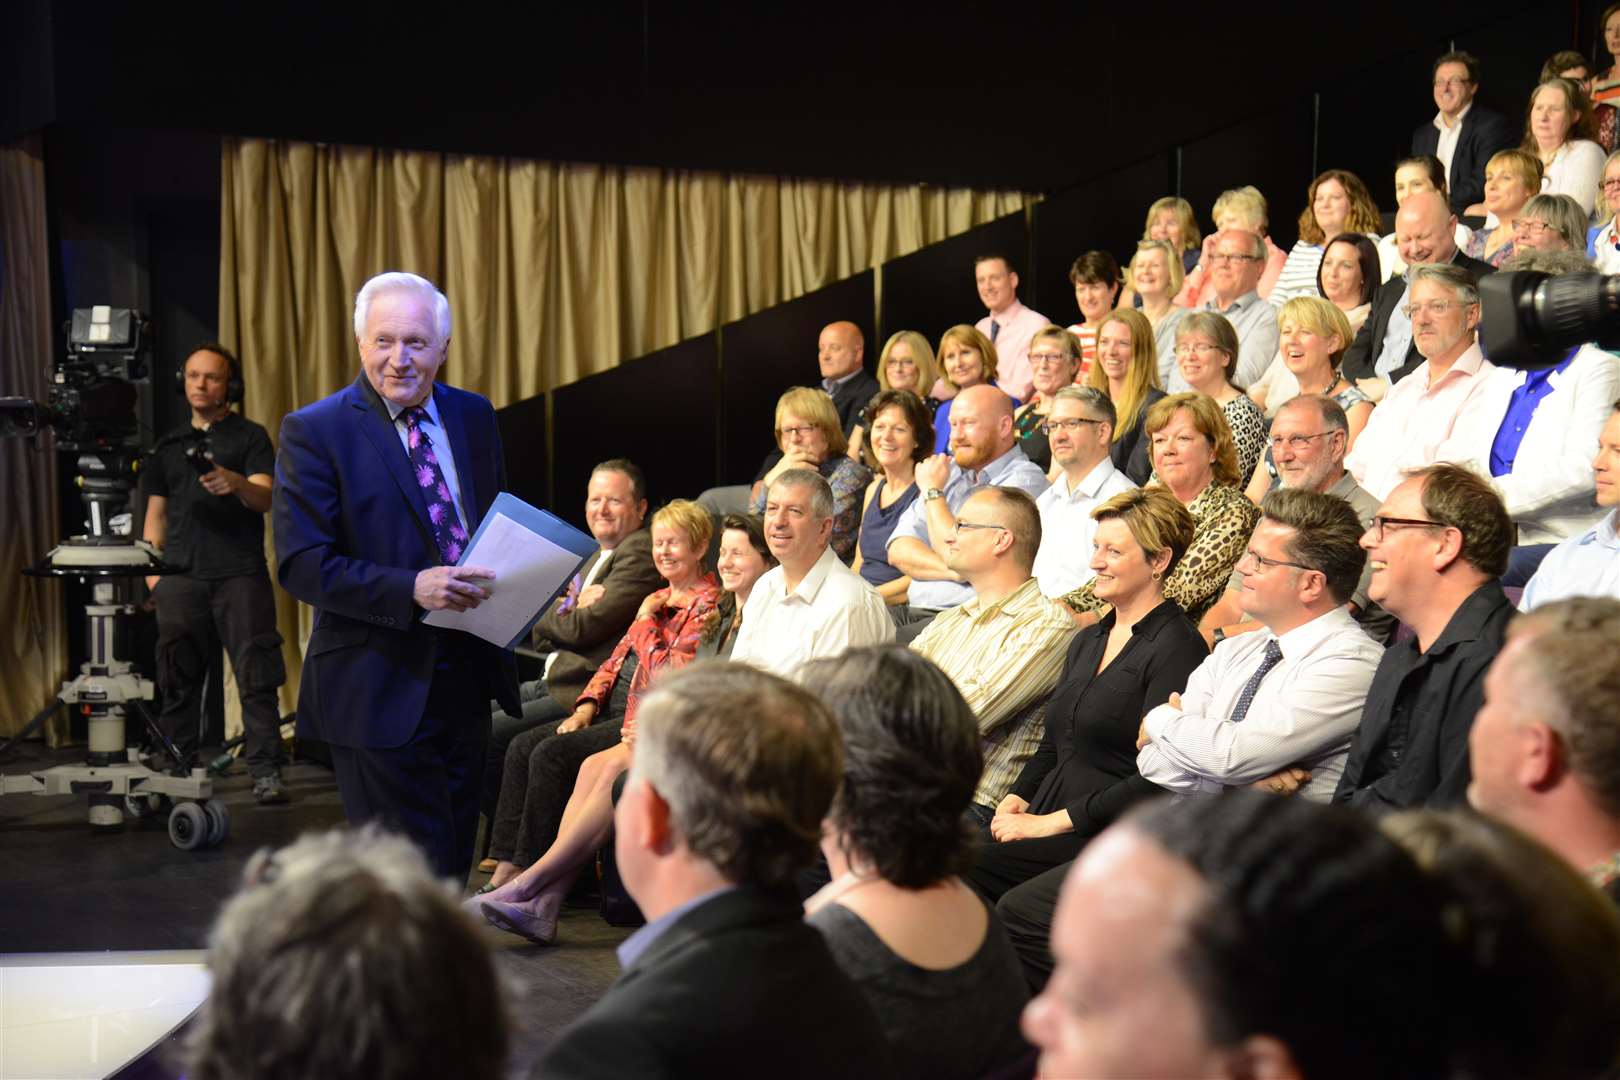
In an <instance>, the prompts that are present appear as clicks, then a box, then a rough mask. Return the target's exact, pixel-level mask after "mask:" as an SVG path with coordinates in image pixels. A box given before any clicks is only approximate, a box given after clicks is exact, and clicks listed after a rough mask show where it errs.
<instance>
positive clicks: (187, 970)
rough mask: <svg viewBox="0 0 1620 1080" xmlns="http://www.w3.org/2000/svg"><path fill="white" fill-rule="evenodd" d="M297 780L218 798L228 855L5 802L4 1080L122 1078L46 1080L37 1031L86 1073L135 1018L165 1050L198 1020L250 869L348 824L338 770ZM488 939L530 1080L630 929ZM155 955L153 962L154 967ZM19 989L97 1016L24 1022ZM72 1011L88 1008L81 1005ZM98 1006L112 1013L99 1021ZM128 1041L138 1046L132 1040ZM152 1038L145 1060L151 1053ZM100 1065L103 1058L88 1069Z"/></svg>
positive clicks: (0, 880) (612, 968) (56, 809)
mask: <svg viewBox="0 0 1620 1080" xmlns="http://www.w3.org/2000/svg"><path fill="white" fill-rule="evenodd" d="M81 756H82V751H79V750H70V751H50V750H46V749H45V748H44V747H42V746H41V745H40V744H38V743H30V744H25V745H24V746H22V747H19V748H18V749H17V750H16V751H14V752H13V753H11V754H9V755H8V756H7V757H6V758H5V760H3V761H0V772H3V773H8V774H10V773H26V772H29V771H32V770H34V769H37V768H42V767H47V766H50V765H55V764H60V763H63V762H71V761H76V760H78V759H79V758H80V757H81ZM284 778H285V780H286V782H287V787H288V789H289V791H290V792H291V794H292V797H293V801H292V802H291V803H290V804H288V805H286V806H270V807H267V806H259V805H258V804H257V803H255V802H254V801H253V797H252V790H251V789H252V783H251V781H250V780H249V779H248V777H247V776H246V774H245V772H242V771H238V772H236V773H235V775H233V776H229V777H226V778H225V779H223V780H221V781H219V782H218V783H217V792H218V795H217V797H219V798H222V799H223V800H224V801H225V804H226V806H227V808H228V809H229V812H230V815H231V832H230V837H229V839H227V840H226V842H225V843H224V845H222V846H221V847H219V848H216V849H213V850H210V851H200V852H185V851H180V850H179V849H177V848H175V847H174V846H173V845H171V844H170V843H169V838H168V833H167V831H166V829H167V827H166V823H165V822H162V821H149V822H140V823H137V824H128V825H126V827H125V829H124V830H123V831H122V832H118V833H111V834H100V833H94V834H93V833H91V831H90V829H89V827H88V826H87V825H86V823H85V804H84V803H83V802H82V801H81V800H78V799H74V798H71V797H67V796H55V797H51V798H41V797H39V796H35V795H10V796H5V797H3V798H0V980H3V983H0V1080H14V1078H15V1080H22V1078H24V1077H27V1078H29V1080H33V1078H34V1077H35V1076H39V1077H41V1078H43V1077H56V1076H75V1077H77V1076H107V1075H109V1073H110V1071H111V1069H115V1068H117V1067H118V1064H119V1063H116V1062H114V1063H111V1065H110V1068H106V1071H81V1072H71V1071H70V1072H38V1071H37V1069H38V1068H41V1067H44V1063H46V1062H47V1061H48V1060H49V1059H47V1058H45V1057H38V1056H31V1055H37V1054H42V1053H44V1052H45V1050H39V1049H28V1048H27V1046H28V1042H29V1041H30V1040H29V1039H28V1036H27V1032H29V1031H37V1032H41V1033H44V1034H46V1035H47V1038H46V1039H45V1041H46V1042H47V1043H52V1044H54V1043H56V1042H61V1043H63V1044H74V1043H75V1042H76V1043H78V1044H83V1045H82V1046H81V1047H80V1048H78V1049H74V1047H73V1046H71V1045H65V1046H64V1048H63V1053H77V1054H79V1055H80V1056H79V1057H78V1058H76V1059H74V1060H78V1061H80V1062H83V1063H87V1064H81V1065H79V1066H72V1067H77V1068H90V1069H102V1068H104V1067H106V1066H107V1065H108V1063H109V1061H110V1057H111V1056H112V1054H113V1051H112V1049H110V1048H111V1047H113V1046H114V1045H115V1043H114V1042H111V1041H109V1040H114V1039H123V1040H124V1041H123V1042H120V1043H116V1045H117V1046H119V1047H124V1046H133V1044H135V1043H137V1042H139V1039H140V1036H138V1035H136V1034H135V1033H134V1031H135V1020H134V1018H133V1017H135V1016H137V1015H141V1016H145V1017H146V1018H147V1019H149V1020H151V1024H150V1025H149V1026H148V1027H145V1028H141V1030H142V1031H147V1030H152V1029H155V1028H157V1027H158V1026H159V1025H160V1023H161V1022H162V1021H164V1020H167V1021H168V1027H166V1028H163V1030H161V1031H156V1034H154V1035H153V1036H152V1039H155V1038H158V1037H161V1036H162V1035H163V1033H164V1032H165V1031H167V1030H168V1029H169V1028H172V1027H173V1026H174V1024H175V1023H177V1022H179V1021H180V1020H183V1019H184V1018H185V1016H186V1015H189V1013H190V1012H191V1010H192V1008H193V1007H194V1006H195V1004H196V1003H197V1001H200V1000H201V998H202V995H203V994H204V993H205V992H206V974H204V973H203V972H202V969H201V968H200V966H199V965H200V964H201V963H202V953H201V950H203V949H206V947H207V943H208V942H207V939H208V930H209V928H210V927H211V926H212V925H213V920H214V916H215V915H216V914H217V912H218V911H219V908H220V906H221V905H222V904H223V903H224V902H225V900H226V899H227V898H229V897H230V895H231V894H232V893H233V892H234V891H235V890H236V887H237V884H238V882H239V881H240V880H241V874H242V868H243V866H244V865H245V864H246V862H247V860H248V858H249V857H250V856H251V855H252V854H253V853H254V852H255V851H257V850H258V849H259V848H261V847H280V846H282V845H284V844H287V843H290V842H291V841H292V840H294V839H295V838H296V837H297V836H298V835H299V834H300V833H302V832H304V831H306V830H310V829H327V828H332V827H334V826H337V825H341V824H342V823H343V808H342V805H341V803H340V802H339V799H338V794H337V785H336V783H335V782H334V780H333V778H332V774H331V772H330V771H328V770H326V769H324V768H322V767H320V766H317V765H295V766H292V767H290V768H288V769H287V770H286V771H285V773H284ZM477 880H478V881H482V878H479V879H477ZM485 934H486V940H487V941H488V942H489V945H490V948H491V950H492V952H493V953H494V956H495V961H496V964H497V966H498V968H499V970H500V971H501V973H502V976H503V981H504V983H505V988H506V989H507V991H508V995H507V997H508V1015H509V1016H510V1018H511V1021H512V1056H511V1060H510V1065H509V1068H508V1075H509V1076H514V1077H520V1076H526V1075H527V1074H528V1071H529V1068H530V1066H532V1064H533V1062H534V1061H535V1059H536V1058H537V1057H538V1056H539V1054H540V1052H541V1051H542V1050H543V1049H544V1047H545V1046H546V1044H547V1043H549V1042H550V1040H551V1039H552V1038H553V1037H554V1036H555V1035H556V1033H557V1032H558V1031H560V1030H561V1029H562V1028H563V1027H565V1026H566V1025H567V1024H568V1023H569V1022H570V1021H572V1020H573V1019H574V1017H576V1016H578V1015H579V1014H580V1013H581V1012H583V1011H584V1010H585V1009H586V1008H588V1007H589V1006H590V1004H591V1003H592V1002H594V1001H595V1000H596V999H597V998H598V997H600V996H601V994H602V992H603V991H604V990H605V989H606V988H607V987H608V985H609V984H611V983H612V981H613V980H614V979H615V978H616V977H617V976H618V973H619V966H618V959H617V956H616V955H615V952H614V949H615V947H616V946H617V945H618V943H619V942H620V941H623V940H624V938H625V937H626V936H627V935H628V931H625V930H618V929H614V928H613V927H610V926H608V925H606V924H605V923H603V922H602V920H601V919H600V918H599V917H598V916H597V915H596V913H595V912H594V911H588V910H566V911H564V912H563V916H562V920H561V926H560V932H559V943H558V944H557V945H554V946H551V947H549V948H541V947H538V946H533V945H529V944H527V943H526V942H523V941H521V940H520V939H518V938H515V937H513V936H511V935H510V934H503V933H501V932H500V931H498V930H494V929H486V931H485ZM146 958H153V959H152V960H151V962H150V963H147V962H146ZM98 965H99V966H105V967H108V968H112V969H130V970H129V971H127V972H126V973H125V974H124V975H121V976H119V977H118V978H120V979H123V980H124V981H123V982H122V983H120V982H118V981H117V980H116V979H109V980H108V985H109V986H110V987H112V986H121V987H122V988H123V989H120V990H117V991H116V994H115V996H114V998H113V999H112V1000H111V1001H110V1002H108V1003H105V1004H104V1005H101V1006H94V1007H93V1008H92V1007H91V1006H90V1004H89V1003H90V1001H91V997H90V991H91V989H93V988H94V987H95V986H96V985H97V984H99V983H100V982H101V981H102V979H101V977H100V974H99V972H98V971H96V970H95V968H96V967H97V966H98ZM187 965H190V966H189V967H188V966H187ZM143 969H144V970H143ZM169 978H173V979H175V980H177V981H178V982H181V983H184V982H185V980H187V979H190V980H191V982H190V983H186V985H190V986H193V987H197V986H200V987H201V989H197V990H196V997H195V999H194V1000H193V1001H192V1004H191V1005H188V1006H185V1007H184V1010H183V1011H181V1008H182V1007H181V1001H182V997H181V996H177V995H180V994H181V991H180V990H178V989H176V990H171V991H169V992H168V993H169V994H170V995H171V996H161V995H159V993H158V991H157V986H158V984H159V983H160V982H162V981H163V980H166V979H169ZM18 979H21V980H23V985H27V986H31V987H33V988H34V989H33V990H31V991H30V993H31V994H32V993H36V992H37V993H43V992H44V991H43V990H41V989H39V988H40V987H43V986H45V985H47V983H48V984H49V985H52V986H57V987H60V988H63V989H64V992H70V993H80V992H82V993H83V994H84V995H85V1001H84V1008H86V1009H89V1010H90V1011H82V1012H80V1013H75V1014H71V1015H69V1014H66V1013H63V1014H59V1015H58V1014H51V1013H49V1012H47V1011H44V1010H45V1009H46V1006H43V1005H42V1006H41V1008H39V1009H35V1010H33V1011H29V1009H27V1008H24V1010H23V1012H22V1013H21V1014H20V1015H21V1016H23V1017H24V1018H25V1020H24V1021H19V1020H18V1019H17V1018H16V1014H14V1013H13V1009H12V1008H10V1007H8V1004H9V1003H10V1002H12V1000H13V999H12V997H10V996H8V995H7V993H6V986H13V987H15V986H16V985H18V983H17V982H16V980H18ZM142 980H146V981H145V982H142ZM19 1000H20V997H19ZM143 1003H145V1004H143ZM65 1007H67V1008H79V1007H80V1006H79V1004H77V1003H73V1002H71V1001H70V1002H69V1003H68V1005H67V1006H65ZM101 1008H105V1009H107V1010H109V1011H108V1012H107V1013H105V1014H103V1013H98V1012H96V1011H94V1010H95V1009H101ZM165 1010H168V1011H165ZM114 1013H116V1014H117V1015H119V1016H121V1017H122V1016H128V1017H131V1019H128V1020H119V1021H118V1022H117V1026H116V1027H114V1026H110V1025H112V1024H113V1022H112V1021H111V1020H108V1019H96V1018H97V1017H100V1016H104V1015H105V1016H111V1015H113V1014H114ZM53 1015H54V1016H55V1018H54V1019H53V1018H52V1017H53ZM30 1018H31V1019H30ZM58 1022H60V1023H63V1024H68V1025H72V1024H78V1025H79V1026H78V1027H77V1028H73V1027H63V1028H59V1029H56V1030H58V1031H62V1032H68V1031H76V1032H78V1034H77V1035H74V1036H71V1037H69V1036H65V1035H64V1036H63V1037H62V1038H60V1039H57V1038H56V1037H55V1036H54V1035H50V1033H49V1031H48V1030H47V1029H48V1028H49V1026H50V1025H52V1024H55V1023H58ZM41 1025H44V1026H43V1027H42V1026H41ZM126 1029H127V1030H128V1031H129V1032H130V1034H128V1035H127V1036H125V1035H123V1034H122V1032H123V1031H124V1030H126ZM152 1039H148V1040H147V1042H145V1043H141V1045H140V1046H135V1047H134V1050H135V1051H139V1050H140V1049H143V1048H144V1047H146V1046H149V1045H151V1042H152ZM87 1053H88V1054H92V1055H96V1056H93V1057H90V1058H86V1057H85V1056H84V1055H85V1054H87ZM17 1055H30V1056H21V1057H19V1056H17ZM13 1060H16V1061H23V1062H26V1063H27V1065H26V1068H25V1070H24V1071H11V1070H10V1066H9V1063H10V1062H11V1061H13ZM28 1070H34V1071H28Z"/></svg>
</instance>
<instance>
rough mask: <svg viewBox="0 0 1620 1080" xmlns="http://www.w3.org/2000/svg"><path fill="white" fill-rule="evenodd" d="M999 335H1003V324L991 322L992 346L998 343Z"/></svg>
mask: <svg viewBox="0 0 1620 1080" xmlns="http://www.w3.org/2000/svg"><path fill="white" fill-rule="evenodd" d="M999 333H1001V324H1000V323H998V322H996V320H994V319H991V320H990V344H992V345H994V344H995V343H996V335H997V334H999Z"/></svg>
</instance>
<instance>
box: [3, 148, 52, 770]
mask: <svg viewBox="0 0 1620 1080" xmlns="http://www.w3.org/2000/svg"><path fill="white" fill-rule="evenodd" d="M50 322H51V292H50V259H49V254H48V249H47V247H46V239H45V165H44V159H43V157H42V154H41V149H40V140H39V137H38V136H37V135H33V136H28V137H27V138H25V139H22V140H21V141H19V142H16V143H12V144H10V145H7V146H0V387H4V389H5V393H6V394H8V395H23V396H27V397H31V398H33V399H34V400H36V401H43V400H45V398H46V396H47V394H48V393H49V382H48V378H47V374H46V372H47V370H48V369H49V366H50V362H51V328H50ZM0 522H4V523H5V526H4V530H5V534H6V539H5V542H4V544H3V545H0V611H4V612H5V618H4V619H0V736H4V735H10V734H14V733H15V732H17V731H18V730H20V729H21V728H22V727H23V725H24V724H26V723H27V722H28V721H29V719H30V718H32V717H33V716H34V714H35V713H37V712H38V711H39V710H40V709H42V708H44V707H45V706H46V705H47V704H49V702H50V701H51V699H52V698H53V697H54V696H55V695H56V692H57V691H58V690H59V689H60V688H61V683H62V680H63V679H64V678H65V677H66V675H67V663H68V655H67V632H68V627H67V624H66V618H65V614H64V612H63V610H62V590H61V586H60V585H59V584H58V583H57V582H56V581H54V580H48V579H47V580H42V579H37V578H31V577H24V576H23V574H22V570H23V568H24V567H28V566H32V565H34V564H35V563H37V562H39V560H40V559H42V558H44V556H45V553H46V552H48V551H49V550H50V549H51V548H52V547H53V546H54V545H55V543H56V540H57V536H56V532H57V529H56V454H55V453H54V452H40V451H39V450H37V449H36V448H35V447H34V446H33V445H32V443H31V441H28V440H23V439H15V438H12V439H0ZM67 734H68V728H67V721H66V718H65V717H64V716H63V715H62V714H61V713H58V714H57V716H56V717H55V718H54V720H53V721H52V722H51V723H50V724H48V725H47V726H46V729H45V737H46V739H47V741H49V743H50V744H51V745H52V746H55V745H58V744H59V743H61V742H62V741H63V740H65V739H66V737H67Z"/></svg>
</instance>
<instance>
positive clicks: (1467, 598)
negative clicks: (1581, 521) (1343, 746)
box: [1333, 465, 1513, 812]
mask: <svg viewBox="0 0 1620 1080" xmlns="http://www.w3.org/2000/svg"><path fill="white" fill-rule="evenodd" d="M1361 546H1362V547H1364V548H1366V549H1367V559H1368V564H1369V565H1370V566H1371V567H1372V579H1371V581H1370V582H1369V584H1368V588H1367V592H1368V595H1369V596H1370V597H1371V598H1372V599H1374V600H1376V601H1377V602H1378V603H1380V604H1382V605H1383V606H1384V607H1385V608H1386V609H1388V610H1389V611H1391V612H1393V613H1394V615H1395V616H1396V618H1398V619H1400V620H1401V622H1403V623H1405V624H1406V625H1407V626H1409V627H1411V628H1412V631H1413V633H1414V637H1413V638H1412V639H1411V640H1408V641H1398V642H1397V643H1396V644H1395V645H1393V646H1391V647H1390V649H1389V651H1388V652H1386V653H1385V654H1384V658H1383V660H1382V661H1381V662H1380V663H1379V665H1378V671H1377V672H1376V673H1375V674H1374V675H1373V681H1372V686H1371V687H1370V688H1369V689H1368V691H1367V706H1366V708H1365V709H1364V710H1363V711H1362V714H1361V727H1360V728H1359V729H1358V730H1357V731H1356V734H1355V738H1354V740H1353V741H1352V742H1351V744H1350V758H1349V760H1348V761H1347V762H1346V763H1345V767H1344V775H1343V776H1341V777H1340V778H1339V786H1338V788H1337V789H1336V790H1335V791H1334V793H1333V799H1334V801H1335V802H1345V803H1349V804H1351V805H1352V806H1355V807H1358V808H1361V809H1365V810H1370V811H1374V812H1379V811H1385V810H1398V809H1402V808H1405V807H1417V806H1429V807H1448V806H1456V805H1459V804H1461V803H1462V802H1463V800H1464V799H1465V798H1466V797H1467V794H1468V780H1469V771H1468V732H1469V729H1470V728H1471V727H1472V726H1473V723H1474V714H1475V713H1477V712H1478V711H1479V706H1480V700H1481V698H1482V696H1483V694H1484V683H1485V672H1486V670H1487V669H1488V668H1489V667H1490V666H1491V661H1492V660H1494V659H1495V658H1496V654H1497V653H1498V652H1499V651H1500V650H1501V648H1502V638H1503V636H1504V634H1505V633H1506V630H1507V623H1508V619H1509V618H1510V617H1511V616H1512V614H1513V606H1512V605H1511V604H1510V603H1509V602H1508V598H1507V596H1506V595H1504V594H1503V592H1502V587H1501V586H1500V585H1499V584H1497V579H1498V578H1499V577H1501V576H1502V574H1503V572H1504V571H1506V570H1507V560H1508V552H1509V551H1510V550H1511V549H1512V547H1513V521H1512V519H1511V518H1509V517H1508V515H1507V510H1506V509H1505V508H1504V507H1503V506H1502V500H1501V498H1500V497H1499V496H1498V495H1497V494H1496V492H1495V491H1494V490H1493V489H1492V488H1491V486H1490V485H1489V484H1488V483H1486V481H1485V480H1484V479H1482V478H1481V477H1479V476H1478V475H1476V474H1474V473H1472V472H1470V471H1468V470H1467V469H1464V468H1462V467H1460V466H1457V465H1430V466H1429V467H1428V468H1425V469H1419V470H1417V471H1416V472H1414V473H1412V474H1411V475H1409V476H1408V477H1407V478H1406V479H1405V480H1403V481H1401V483H1400V484H1399V485H1397V486H1396V488H1395V490H1394V491H1392V492H1390V495H1389V498H1387V499H1385V500H1384V503H1383V505H1382V506H1380V507H1379V508H1378V514H1377V515H1376V516H1374V518H1373V519H1372V525H1371V527H1369V528H1368V529H1367V531H1366V533H1364V534H1363V535H1362V537H1361Z"/></svg>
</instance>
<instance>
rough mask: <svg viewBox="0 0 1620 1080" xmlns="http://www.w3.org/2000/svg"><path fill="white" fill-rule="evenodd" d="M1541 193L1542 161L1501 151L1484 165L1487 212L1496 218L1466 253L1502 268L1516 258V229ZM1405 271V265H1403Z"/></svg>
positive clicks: (1517, 152)
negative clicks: (1526, 207) (1530, 205)
mask: <svg viewBox="0 0 1620 1080" xmlns="http://www.w3.org/2000/svg"><path fill="white" fill-rule="evenodd" d="M1540 191H1541V159H1540V158H1538V157H1537V156H1536V155H1534V154H1531V153H1527V152H1525V151H1523V150H1499V151H1497V152H1496V153H1495V154H1492V155H1491V159H1490V160H1489V161H1487V162H1486V163H1485V202H1484V203H1483V204H1482V208H1483V209H1484V211H1485V213H1487V214H1491V215H1493V216H1495V218H1496V225H1495V226H1494V227H1492V226H1491V225H1490V223H1489V222H1487V223H1486V224H1485V225H1484V226H1481V227H1480V228H1478V229H1475V230H1474V231H1473V232H1472V233H1471V234H1470V235H1469V237H1468V242H1467V243H1466V244H1464V245H1463V246H1462V248H1463V253H1464V254H1466V255H1468V256H1470V257H1472V258H1475V259H1483V260H1485V261H1486V262H1488V263H1490V264H1491V265H1492V266H1496V267H1500V266H1501V265H1502V264H1503V263H1505V262H1507V261H1508V260H1509V259H1511V258H1513V250H1514V245H1513V226H1514V223H1515V222H1516V221H1518V220H1519V214H1520V213H1522V212H1523V211H1524V204H1525V203H1527V202H1529V201H1530V200H1531V199H1532V198H1533V197H1534V196H1536V195H1537V194H1539V193H1540ZM1401 265H1402V268H1403V270H1404V267H1405V264H1404V263H1402V264H1401Z"/></svg>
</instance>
